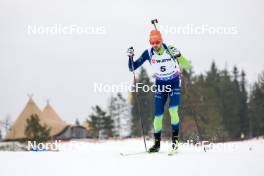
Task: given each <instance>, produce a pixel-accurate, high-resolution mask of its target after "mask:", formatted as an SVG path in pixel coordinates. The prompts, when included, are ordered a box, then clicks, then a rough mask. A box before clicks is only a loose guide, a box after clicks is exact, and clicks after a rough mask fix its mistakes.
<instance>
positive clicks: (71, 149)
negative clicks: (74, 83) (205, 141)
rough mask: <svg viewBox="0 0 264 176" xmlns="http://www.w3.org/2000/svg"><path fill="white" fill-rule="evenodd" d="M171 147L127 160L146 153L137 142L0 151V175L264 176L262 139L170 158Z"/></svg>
mask: <svg viewBox="0 0 264 176" xmlns="http://www.w3.org/2000/svg"><path fill="white" fill-rule="evenodd" d="M151 144H152V141H147V145H148V146H150V145H151ZM170 145H171V144H170V143H169V142H163V143H162V146H161V147H162V148H161V152H160V153H156V154H138V155H129V156H121V155H120V152H128V153H130V152H140V151H144V145H143V142H142V140H141V139H126V140H108V141H99V142H95V141H70V142H63V143H61V144H60V151H59V152H28V151H26V152H3V151H2V152H0V166H1V170H0V175H1V176H21V175H26V176H33V175H34V176H36V175H37V176H48V175H52V176H53V175H61V176H83V175H115V176H119V175H120V176H121V175H122V176H123V175H128V176H136V175H145V176H147V175H151V176H158V175H175V176H177V175H184V176H185V175H196V176H199V175H203V176H204V175H219V176H223V175H224V176H227V175H230V176H231V175H239V176H243V175H245V176H246V175H254V176H257V175H260V176H262V175H264V168H263V167H262V166H263V163H264V150H263V149H264V140H263V139H253V140H248V141H242V142H228V143H224V144H216V146H215V147H213V148H212V149H209V150H208V151H207V152H205V151H204V150H203V147H194V146H192V147H188V146H185V145H183V146H181V147H180V150H179V153H178V154H176V155H174V156H168V155H167V153H168V151H169V149H170ZM223 146H225V148H223ZM226 146H227V147H226Z"/></svg>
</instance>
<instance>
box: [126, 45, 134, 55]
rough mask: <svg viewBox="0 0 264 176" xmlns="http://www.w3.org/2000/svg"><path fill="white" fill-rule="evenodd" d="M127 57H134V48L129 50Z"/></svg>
mask: <svg viewBox="0 0 264 176" xmlns="http://www.w3.org/2000/svg"><path fill="white" fill-rule="evenodd" d="M127 56H128V57H133V56H134V48H133V47H132V46H131V47H130V48H128V49H127Z"/></svg>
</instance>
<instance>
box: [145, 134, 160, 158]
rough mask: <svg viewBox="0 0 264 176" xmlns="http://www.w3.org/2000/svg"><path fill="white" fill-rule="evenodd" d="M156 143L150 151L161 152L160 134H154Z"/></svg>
mask: <svg viewBox="0 0 264 176" xmlns="http://www.w3.org/2000/svg"><path fill="white" fill-rule="evenodd" d="M154 137H155V142H154V145H153V146H152V147H151V148H150V149H149V150H148V152H149V153H155V152H159V150H160V134H154Z"/></svg>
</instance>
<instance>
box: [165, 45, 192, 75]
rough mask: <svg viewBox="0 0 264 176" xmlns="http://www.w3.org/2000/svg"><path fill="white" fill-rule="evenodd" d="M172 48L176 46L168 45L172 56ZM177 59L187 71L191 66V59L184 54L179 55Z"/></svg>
mask: <svg viewBox="0 0 264 176" xmlns="http://www.w3.org/2000/svg"><path fill="white" fill-rule="evenodd" d="M171 48H174V46H172V45H169V46H168V50H169V53H170V55H171V56H172V55H173V54H172V52H171ZM177 60H178V62H179V64H180V65H181V66H182V67H183V68H184V69H185V70H186V71H187V70H189V69H190V68H191V66H192V65H191V61H189V60H187V59H186V58H185V57H184V56H183V55H181V56H180V57H177Z"/></svg>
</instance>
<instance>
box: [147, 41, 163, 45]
mask: <svg viewBox="0 0 264 176" xmlns="http://www.w3.org/2000/svg"><path fill="white" fill-rule="evenodd" d="M149 42H150V44H151V45H159V44H161V41H160V40H156V41H149Z"/></svg>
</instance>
